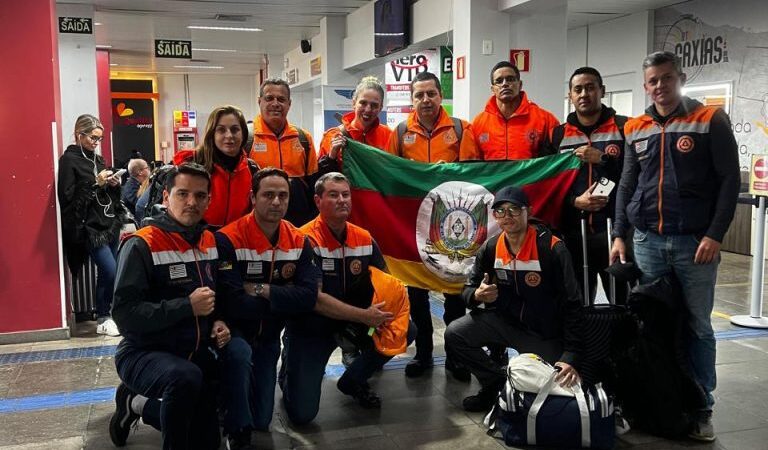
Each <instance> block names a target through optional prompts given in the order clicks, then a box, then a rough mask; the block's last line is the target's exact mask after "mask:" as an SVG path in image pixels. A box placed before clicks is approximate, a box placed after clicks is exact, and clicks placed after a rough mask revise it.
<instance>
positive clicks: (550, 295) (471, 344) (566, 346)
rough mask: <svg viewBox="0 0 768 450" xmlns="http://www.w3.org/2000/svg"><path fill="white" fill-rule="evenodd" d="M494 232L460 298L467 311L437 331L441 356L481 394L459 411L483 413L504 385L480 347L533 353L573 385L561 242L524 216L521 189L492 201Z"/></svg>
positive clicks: (573, 325)
mask: <svg viewBox="0 0 768 450" xmlns="http://www.w3.org/2000/svg"><path fill="white" fill-rule="evenodd" d="M492 208H493V217H494V219H495V220H496V223H497V224H498V226H499V228H500V229H501V230H502V231H501V233H500V234H498V235H495V236H494V237H491V238H490V239H488V240H487V241H486V242H485V243H484V244H483V245H482V247H480V250H478V252H477V255H476V256H475V263H474V266H473V267H472V271H471V272H470V274H469V278H468V279H467V282H466V285H465V286H464V291H463V292H462V294H461V295H462V297H463V299H464V301H465V302H466V304H467V306H468V307H469V308H470V309H472V312H471V313H470V314H468V315H466V316H464V317H462V318H460V319H457V320H455V321H454V322H452V323H451V324H450V325H449V326H448V329H447V330H446V331H445V348H446V354H447V355H448V357H450V358H453V359H455V360H456V361H457V362H458V363H460V364H463V365H464V366H466V367H468V368H469V370H470V372H472V374H473V375H475V377H477V380H478V381H479V382H480V385H481V389H480V392H479V393H477V394H476V395H472V396H469V397H467V398H465V399H464V402H463V406H464V409H465V410H466V411H475V412H481V411H487V410H488V409H490V408H491V406H493V403H494V402H495V400H496V396H497V395H498V392H499V390H500V389H501V388H502V386H503V385H504V383H505V381H506V370H505V369H506V368H503V367H501V366H499V365H498V364H496V363H495V362H494V361H493V360H492V359H491V357H490V356H489V355H488V354H487V353H486V352H485V350H484V349H483V347H488V346H496V347H498V346H503V347H512V348H514V349H516V350H517V351H518V352H519V353H535V354H537V355H539V356H541V357H542V358H543V359H544V360H546V361H547V362H549V363H551V364H554V365H555V366H556V367H559V370H560V373H559V374H558V376H557V381H558V382H559V383H560V384H561V385H563V386H571V385H573V384H574V383H577V382H579V373H578V372H577V370H576V367H574V366H575V363H576V361H577V356H578V351H579V348H580V342H579V341H580V340H579V337H578V327H579V311H580V307H581V303H580V293H579V287H578V285H577V282H576V276H575V275H574V272H573V266H572V265H571V257H570V255H569V254H568V250H567V249H566V248H565V244H564V243H563V242H562V241H561V240H560V239H558V238H556V237H554V236H553V235H552V232H551V231H549V230H548V229H547V228H546V227H544V226H541V225H533V224H531V223H529V222H528V217H529V215H530V214H532V211H531V209H530V202H529V201H528V197H527V196H526V194H525V192H523V190H522V189H520V188H518V187H514V186H508V187H505V188H502V189H500V190H499V191H498V192H497V193H496V196H495V197H494V199H493V205H492Z"/></svg>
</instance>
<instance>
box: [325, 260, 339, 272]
mask: <svg viewBox="0 0 768 450" xmlns="http://www.w3.org/2000/svg"><path fill="white" fill-rule="evenodd" d="M335 268H336V263H335V262H334V260H332V259H330V258H323V272H333V270H334V269H335Z"/></svg>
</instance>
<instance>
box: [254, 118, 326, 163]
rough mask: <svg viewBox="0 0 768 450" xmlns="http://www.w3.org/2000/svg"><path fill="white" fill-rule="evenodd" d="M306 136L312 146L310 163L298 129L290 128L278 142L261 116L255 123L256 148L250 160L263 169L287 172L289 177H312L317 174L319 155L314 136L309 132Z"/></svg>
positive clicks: (305, 132)
mask: <svg viewBox="0 0 768 450" xmlns="http://www.w3.org/2000/svg"><path fill="white" fill-rule="evenodd" d="M304 134H305V135H306V136H307V141H308V142H309V160H307V159H306V152H305V151H304V147H302V145H301V142H300V140H299V133H298V131H297V129H296V127H295V126H293V125H291V124H290V123H289V124H287V125H286V127H285V129H284V130H283V134H281V135H280V137H279V138H278V137H277V136H275V133H273V132H272V130H270V129H269V127H268V126H267V124H266V123H264V119H263V118H262V117H261V116H258V117H257V118H256V120H254V121H253V146H252V147H251V151H250V153H249V155H248V157H249V158H251V159H252V160H254V161H256V164H258V165H259V167H278V168H280V169H283V170H285V171H286V172H287V173H288V176H289V177H303V176H305V175H312V174H313V173H315V172H317V153H316V152H315V144H314V143H313V142H312V135H311V134H309V132H308V131H306V130H304ZM305 169H306V170H305Z"/></svg>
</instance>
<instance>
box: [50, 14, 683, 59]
mask: <svg viewBox="0 0 768 450" xmlns="http://www.w3.org/2000/svg"><path fill="white" fill-rule="evenodd" d="M368 1H369V0H320V1H312V0H240V1H234V0H66V1H62V2H59V3H79V4H90V5H93V6H94V22H96V23H100V24H101V25H98V26H96V27H95V29H96V33H95V34H96V44H100V45H111V46H112V49H111V50H110V55H111V58H110V59H111V62H112V63H113V64H116V66H115V67H113V68H112V70H113V71H126V72H154V73H157V72H176V73H201V72H202V73H218V74H221V73H228V74H254V73H257V72H258V70H259V69H261V68H263V67H264V55H265V54H270V55H282V54H284V53H286V52H287V51H289V50H291V49H293V48H296V47H298V45H299V41H300V40H302V39H309V38H311V37H313V36H315V35H317V34H318V33H319V32H320V19H321V18H322V17H324V16H345V15H347V14H349V13H351V12H352V11H355V10H356V9H357V8H359V7H360V6H363V5H364V4H366V3H368ZM445 1H446V2H448V1H452V0H445ZM503 3H505V2H504V1H501V2H500V6H501V5H502V4H503ZM507 3H513V4H514V5H515V6H513V7H512V8H510V9H513V10H514V12H516V13H524V14H525V13H530V12H532V11H535V10H537V9H540V8H542V7H546V6H545V5H547V4H548V3H550V2H548V1H547V0H543V1H542V0H527V1H526V0H523V1H514V2H507ZM676 3H682V2H681V1H680V0H567V4H568V27H569V28H576V27H580V26H584V25H588V24H593V23H599V22H604V21H606V20H611V19H614V18H617V17H621V16H624V15H627V14H631V13H634V12H637V11H642V10H646V9H656V8H660V7H664V6H669V5H671V4H676ZM560 4H562V3H560ZM220 14H224V15H230V16H239V18H240V19H241V20H239V21H238V20H231V19H232V18H231V17H230V20H222V19H217V18H216V16H217V15H220ZM189 25H213V26H232V27H257V28H261V29H263V31H258V32H243V31H219V30H216V31H208V30H190V29H188V28H187V26H189ZM155 39H182V40H191V41H192V47H193V48H200V49H227V50H235V52H227V53H224V52H209V51H194V50H193V52H192V58H193V60H192V61H191V62H189V61H188V60H183V59H167V58H157V59H156V58H154V49H153V46H154V40H155ZM273 63H274V62H273ZM277 64H282V60H278V62H277ZM175 65H200V66H202V65H213V66H222V67H224V69H222V70H216V69H179V68H174V67H173V66H175Z"/></svg>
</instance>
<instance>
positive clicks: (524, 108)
mask: <svg viewBox="0 0 768 450" xmlns="http://www.w3.org/2000/svg"><path fill="white" fill-rule="evenodd" d="M529 104H530V102H529V101H528V94H526V93H525V91H520V105H519V106H518V107H517V109H516V110H515V114H514V115H515V116H524V115H526V114H528V105H529ZM485 112H487V113H490V114H494V115H496V116H499V117H501V118H504V116H503V115H502V114H501V111H500V110H499V105H497V104H496V96H495V95H492V96H491V98H489V99H488V102H487V103H486V104H485Z"/></svg>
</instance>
